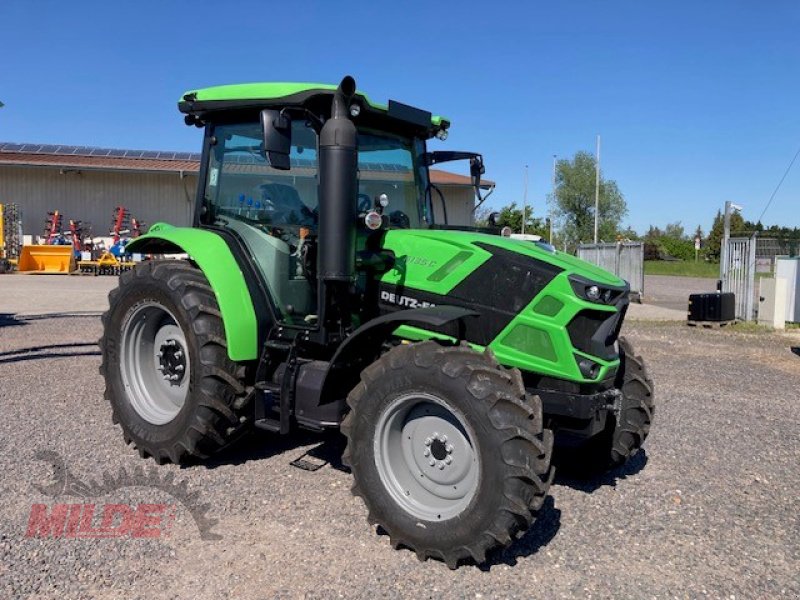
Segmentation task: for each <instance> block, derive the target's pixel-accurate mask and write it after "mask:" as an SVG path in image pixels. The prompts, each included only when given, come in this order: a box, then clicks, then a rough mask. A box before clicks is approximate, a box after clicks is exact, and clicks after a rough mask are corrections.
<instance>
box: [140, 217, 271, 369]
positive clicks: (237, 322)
mask: <svg viewBox="0 0 800 600" xmlns="http://www.w3.org/2000/svg"><path fill="white" fill-rule="evenodd" d="M126 251H127V252H137V253H143V254H148V253H154V254H181V253H185V254H188V255H189V257H190V258H191V260H192V261H193V262H194V263H195V264H197V266H198V267H199V268H200V270H201V271H203V274H204V275H205V276H206V279H208V283H209V284H210V285H211V289H212V290H214V294H215V295H216V297H217V303H218V304H219V310H220V312H221V313H222V323H223V325H224V326H225V339H226V341H227V344H228V356H229V357H230V359H231V360H234V361H247V360H255V359H257V358H258V342H257V336H258V323H257V319H256V311H255V308H254V307H253V301H252V299H251V298H250V292H249V290H248V289H247V283H246V282H245V279H244V275H243V274H242V270H241V268H240V267H239V264H238V263H237V262H236V259H235V258H234V256H233V253H232V252H231V250H230V248H228V245H227V244H226V243H225V240H224V239H222V238H221V237H220V236H219V235H217V234H216V233H213V232H211V231H206V230H204V229H194V228H191V227H173V226H172V225H168V224H166V223H156V224H154V225H153V226H152V227H150V230H149V231H148V232H147V234H145V235H143V236H141V237H138V238H136V239H134V240H132V241H131V242H129V243H128V245H127V246H126Z"/></svg>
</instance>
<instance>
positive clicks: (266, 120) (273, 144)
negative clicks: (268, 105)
mask: <svg viewBox="0 0 800 600" xmlns="http://www.w3.org/2000/svg"><path fill="white" fill-rule="evenodd" d="M261 129H262V132H263V136H264V139H263V145H264V148H263V150H264V157H265V158H266V159H267V164H268V165H269V166H270V167H272V168H274V169H280V170H281V171H288V170H289V168H290V167H291V162H290V161H289V152H291V149H292V119H291V117H289V116H288V115H287V114H284V113H281V111H279V110H270V109H264V110H262V111H261Z"/></svg>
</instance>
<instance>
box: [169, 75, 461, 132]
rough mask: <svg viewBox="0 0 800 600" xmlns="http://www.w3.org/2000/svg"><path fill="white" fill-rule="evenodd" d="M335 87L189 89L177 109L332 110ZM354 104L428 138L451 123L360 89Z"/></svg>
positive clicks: (200, 112)
mask: <svg viewBox="0 0 800 600" xmlns="http://www.w3.org/2000/svg"><path fill="white" fill-rule="evenodd" d="M336 87H337V86H335V85H331V84H327V83H296V82H264V83H240V84H233V85H218V86H213V87H207V88H200V89H196V90H189V91H188V92H186V93H185V94H183V96H181V98H180V100H179V101H178V109H179V110H180V111H181V112H182V113H186V114H187V115H193V116H195V117H198V118H199V119H201V120H205V117H206V116H207V115H208V114H209V113H212V112H215V111H223V110H248V109H261V108H269V107H286V106H293V107H298V108H301V107H304V108H308V109H309V110H313V109H314V108H317V109H320V108H322V107H325V108H326V109H327V110H329V105H330V99H331V98H332V97H333V93H334V92H335V91H336ZM354 102H356V103H358V104H359V106H360V108H361V110H362V112H363V111H367V112H368V113H372V114H373V116H376V117H381V116H382V117H388V118H389V119H392V120H399V121H406V122H410V123H412V124H414V125H416V126H422V127H424V128H426V129H427V130H428V134H429V136H431V137H432V136H433V135H435V134H436V133H437V132H439V131H440V130H444V129H447V128H448V127H449V126H450V121H449V120H447V119H445V118H444V117H442V116H440V115H433V114H431V113H430V112H427V111H423V110H421V109H418V108H414V107H412V106H408V105H406V104H402V103H400V102H397V101H395V100H389V102H388V103H387V104H381V103H379V102H374V101H373V100H371V99H370V97H369V96H367V95H366V94H365V93H364V92H362V91H360V90H357V91H356V93H355V95H354Z"/></svg>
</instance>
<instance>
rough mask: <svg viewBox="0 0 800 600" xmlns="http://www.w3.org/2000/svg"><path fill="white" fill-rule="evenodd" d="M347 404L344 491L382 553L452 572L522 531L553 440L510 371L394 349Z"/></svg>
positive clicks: (434, 350)
mask: <svg viewBox="0 0 800 600" xmlns="http://www.w3.org/2000/svg"><path fill="white" fill-rule="evenodd" d="M348 404H349V405H350V412H349V414H348V416H347V418H346V419H345V421H344V423H343V424H342V431H343V433H344V434H345V435H346V436H347V441H348V444H347V448H346V450H345V455H344V461H345V464H347V465H348V466H350V468H351V469H352V472H353V476H354V478H355V483H354V485H353V493H354V494H356V495H358V496H360V497H362V498H363V499H364V502H365V504H366V505H367V509H368V511H369V520H370V522H371V523H373V524H378V525H380V526H381V527H382V528H383V529H384V530H385V531H386V532H387V533H388V534H389V536H390V539H391V543H392V545H393V546H394V547H400V546H405V547H408V548H411V549H413V550H415V551H416V553H417V556H418V557H419V558H420V559H426V558H428V557H434V558H438V559H441V560H444V561H445V562H446V563H447V564H448V566H450V567H451V568H455V567H456V566H457V565H458V563H459V561H461V560H463V559H468V558H472V559H474V560H475V561H476V562H478V563H481V562H484V561H485V559H486V553H487V551H488V550H490V549H492V548H495V547H498V546H506V545H508V544H510V543H511V541H512V539H513V538H514V536H516V535H517V534H518V533H520V532H522V531H524V530H525V529H527V528H528V527H529V526H530V524H531V522H532V521H533V518H534V513H535V511H536V510H538V509H539V508H540V507H541V505H542V502H543V501H544V498H545V496H546V495H547V492H548V489H549V486H550V482H551V480H552V475H553V471H552V469H551V467H550V457H551V452H552V441H553V439H552V433H551V432H550V431H549V430H545V429H543V427H542V409H541V403H540V401H539V398H538V397H537V396H528V395H527V394H526V393H525V390H524V387H523V386H522V381H521V377H519V373H518V371H516V370H506V369H503V368H502V367H500V366H499V365H498V364H497V362H496V361H495V360H494V359H493V357H491V355H490V354H479V353H477V352H475V351H473V350H471V349H469V348H468V347H465V346H458V347H453V346H442V345H440V344H437V343H435V342H422V343H417V344H403V345H400V346H397V347H395V348H393V349H392V350H391V351H389V352H388V353H386V354H385V355H384V356H382V357H381V358H380V359H379V360H377V361H376V362H375V363H373V364H372V365H370V366H369V367H368V368H367V369H365V370H364V372H363V373H362V375H361V383H359V385H358V386H356V388H355V389H354V390H353V391H352V392H351V393H350V395H349V397H348Z"/></svg>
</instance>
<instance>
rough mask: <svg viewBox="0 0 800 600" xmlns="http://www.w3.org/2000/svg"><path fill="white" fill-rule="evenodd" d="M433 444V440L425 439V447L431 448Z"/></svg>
mask: <svg viewBox="0 0 800 600" xmlns="http://www.w3.org/2000/svg"><path fill="white" fill-rule="evenodd" d="M432 443H433V440H432V439H431V438H426V439H425V445H426V446H430V445H431V444H432Z"/></svg>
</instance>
